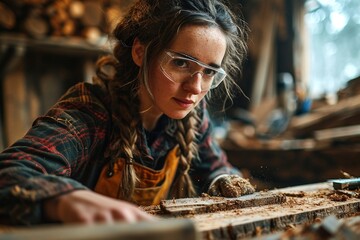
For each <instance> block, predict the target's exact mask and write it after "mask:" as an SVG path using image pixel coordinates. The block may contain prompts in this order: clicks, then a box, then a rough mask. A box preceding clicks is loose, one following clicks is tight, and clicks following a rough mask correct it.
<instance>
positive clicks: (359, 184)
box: [330, 178, 360, 190]
mask: <svg viewBox="0 0 360 240" xmlns="http://www.w3.org/2000/svg"><path fill="white" fill-rule="evenodd" d="M330 182H332V184H333V187H334V189H335V190H343V189H347V190H355V189H360V178H350V179H332V180H330Z"/></svg>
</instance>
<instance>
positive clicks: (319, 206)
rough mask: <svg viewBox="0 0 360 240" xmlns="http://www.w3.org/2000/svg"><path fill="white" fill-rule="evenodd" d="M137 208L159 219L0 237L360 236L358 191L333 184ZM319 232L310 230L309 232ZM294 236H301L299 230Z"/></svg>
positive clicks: (7, 232)
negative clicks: (305, 229) (291, 231)
mask: <svg viewBox="0 0 360 240" xmlns="http://www.w3.org/2000/svg"><path fill="white" fill-rule="evenodd" d="M140 208H142V209H143V210H145V211H147V212H148V213H150V214H153V215H156V216H159V217H160V220H159V221H155V222H142V223H136V224H124V223H117V224H112V225H101V224H99V225H95V226H91V227H89V226H81V225H75V226H69V225H66V226H64V225H62V226H59V225H55V226H54V225H50V226H38V227H34V228H31V229H28V228H27V229H25V228H10V227H9V228H3V234H0V239H24V237H25V236H26V237H25V239H38V240H41V239H104V240H106V239H131V240H133V239H147V240H152V239H171V240H177V239H186V240H192V239H203V240H207V239H244V238H246V239H285V238H284V236H285V235H284V234H289V230H293V233H295V232H296V231H295V229H299V228H302V229H303V228H304V226H315V224H317V225H318V227H317V228H318V229H322V232H324V229H325V230H326V231H325V232H326V234H328V235H329V236H330V235H331V234H333V235H334V236H337V235H336V234H338V232H339V231H343V232H346V234H347V235H346V236H348V238H347V237H345V238H344V239H353V237H354V236H356V238H357V237H360V191H359V189H357V190H351V191H349V190H335V189H334V188H333V186H332V183H331V182H325V183H316V184H309V185H302V186H296V187H288V188H282V189H274V190H269V191H260V192H256V193H255V194H252V195H247V196H242V197H239V198H222V197H211V196H208V195H206V194H203V195H202V197H199V198H188V199H172V200H164V201H162V202H161V203H160V205H156V206H147V207H145V206H144V207H140ZM347 221H349V224H350V222H351V224H350V225H351V226H350V225H349V224H348V225H349V227H346V228H344V226H348V225H346V223H347ZM319 226H320V227H319ZM317 228H316V227H313V228H312V230H314V229H317ZM341 229H342V230H341ZM344 229H345V230H344ZM303 232H304V231H303ZM297 234H298V235H299V234H301V231H299V230H297ZM322 234H324V233H322ZM341 234H342V232H341ZM42 236H43V237H42ZM49 236H51V237H50V238H49ZM299 236H300V238H301V239H304V238H303V236H301V235H299ZM341 236H342V235H341ZM300 238H299V239H300ZM356 238H355V239H356ZM293 239H296V238H293ZM305 239H308V238H305ZM312 239H316V238H312ZM319 239H321V238H319ZM338 239H339V238H338ZM359 239H360V238H359Z"/></svg>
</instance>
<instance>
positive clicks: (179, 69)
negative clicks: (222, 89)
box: [160, 50, 226, 91]
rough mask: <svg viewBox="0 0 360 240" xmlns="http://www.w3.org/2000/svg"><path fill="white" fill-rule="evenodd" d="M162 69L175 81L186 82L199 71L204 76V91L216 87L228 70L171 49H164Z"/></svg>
mask: <svg viewBox="0 0 360 240" xmlns="http://www.w3.org/2000/svg"><path fill="white" fill-rule="evenodd" d="M160 69H161V71H162V72H163V74H164V75H165V76H166V77H167V78H168V79H169V80H170V81H172V82H175V83H183V82H186V81H188V80H189V77H193V76H194V75H195V74H198V73H199V74H200V75H201V76H202V81H201V90H202V91H206V90H209V89H213V88H216V87H217V86H219V84H220V83H221V82H222V81H223V80H224V78H225V77H226V72H225V71H224V69H222V68H215V67H212V66H209V65H207V64H205V63H202V62H200V61H198V60H196V59H194V58H192V57H190V56H187V55H185V54H181V53H177V52H174V51H169V50H166V51H164V56H163V58H162V60H161V63H160Z"/></svg>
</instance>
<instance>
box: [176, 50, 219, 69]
mask: <svg viewBox="0 0 360 240" xmlns="http://www.w3.org/2000/svg"><path fill="white" fill-rule="evenodd" d="M170 51H171V52H173V53H175V54H178V55H180V56H182V57H186V58H189V59H191V60H195V61H198V62H201V63H202V64H205V65H208V66H210V67H213V68H221V66H220V65H219V64H216V63H210V64H206V63H204V62H202V61H200V60H199V59H197V58H195V57H193V56H191V55H188V54H185V53H181V52H175V51H172V50H170Z"/></svg>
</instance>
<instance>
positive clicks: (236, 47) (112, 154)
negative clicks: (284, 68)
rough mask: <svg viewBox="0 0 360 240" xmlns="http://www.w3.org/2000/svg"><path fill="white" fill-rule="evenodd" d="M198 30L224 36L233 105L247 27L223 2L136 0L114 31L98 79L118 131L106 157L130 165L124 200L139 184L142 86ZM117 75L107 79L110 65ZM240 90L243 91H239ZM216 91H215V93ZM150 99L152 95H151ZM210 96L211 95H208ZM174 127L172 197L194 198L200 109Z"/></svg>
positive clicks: (227, 89) (225, 86) (226, 88)
mask: <svg viewBox="0 0 360 240" xmlns="http://www.w3.org/2000/svg"><path fill="white" fill-rule="evenodd" d="M190 24H200V25H211V26H217V27H219V28H220V29H221V30H222V31H223V33H224V34H225V36H226V39H227V49H226V53H225V57H224V59H223V63H222V67H223V68H224V70H225V71H226V72H227V73H228V77H227V78H226V79H225V81H224V82H223V83H222V85H223V86H222V90H224V91H225V93H226V96H227V97H228V98H230V99H231V97H232V94H233V93H232V91H231V90H233V89H234V86H235V87H237V86H238V85H237V84H236V81H235V79H236V77H238V76H239V73H240V70H241V69H240V67H241V62H242V60H243V59H244V57H245V55H246V27H245V25H244V23H243V22H242V21H241V20H240V21H237V20H236V18H235V17H234V15H233V14H232V12H231V11H230V9H229V8H228V7H227V5H226V4H225V3H223V2H222V1H221V0H166V1H163V0H138V1H136V2H135V4H134V5H133V6H132V7H131V8H130V10H129V11H128V13H127V14H126V15H125V17H124V18H123V19H122V21H120V22H119V24H118V25H117V26H116V28H115V29H114V31H113V36H114V38H115V40H116V45H115V47H114V51H113V55H114V57H115V59H113V58H110V57H107V58H104V59H102V60H100V61H99V64H98V72H97V73H98V77H99V78H100V79H101V80H103V83H104V84H105V86H106V88H107V89H108V91H109V93H110V97H111V102H112V106H111V110H112V121H113V125H114V131H113V132H112V136H111V140H110V147H109V149H108V151H107V152H106V156H107V157H109V158H111V159H112V160H114V159H116V158H117V157H123V158H124V159H125V160H126V163H127V164H126V168H125V170H124V173H123V176H124V179H123V182H122V188H123V189H122V196H123V198H126V197H128V198H130V197H131V195H132V192H133V190H134V188H135V184H136V181H137V179H136V175H135V172H134V170H133V167H132V161H133V159H134V158H136V157H138V156H139V155H140V150H139V149H138V147H137V145H136V143H137V141H138V138H139V136H141V135H140V133H139V132H138V131H139V130H138V129H139V127H138V126H139V124H141V118H140V114H139V98H138V90H139V86H140V84H145V86H147V81H148V68H149V67H148V66H150V63H151V60H152V59H155V58H156V57H157V56H158V55H159V54H160V53H161V52H162V51H163V50H164V49H166V48H167V47H168V46H169V44H170V42H171V41H172V40H173V38H174V37H176V34H177V32H178V30H179V29H180V28H181V27H182V26H184V25H190ZM135 38H138V39H139V40H140V41H141V43H142V44H144V45H145V46H146V50H145V56H144V61H143V65H142V66H141V67H140V68H139V67H138V66H137V65H136V64H135V63H134V62H133V60H132V55H131V47H132V44H133V41H134V39H135ZM109 63H110V64H112V65H113V66H114V67H115V69H116V74H115V76H114V78H112V79H109V78H107V77H106V76H105V75H104V74H103V73H102V71H101V68H102V67H103V66H104V65H106V64H109ZM238 89H239V88H238ZM216 90H217V89H215V90H211V91H212V92H214V93H215V92H216ZM148 91H149V93H150V95H151V91H150V89H148ZM208 96H210V94H208ZM172 121H175V122H176V125H177V132H176V134H175V138H176V141H177V142H178V144H179V146H180V153H179V154H180V166H179V173H178V178H177V179H176V180H175V182H174V188H173V189H174V191H173V192H172V195H173V197H191V196H194V195H195V190H194V186H193V183H192V182H191V179H190V176H189V169H190V166H191V161H192V159H193V158H194V157H195V156H196V155H197V150H196V144H195V139H196V133H197V128H198V125H199V119H198V115H197V111H196V108H195V109H194V110H193V111H191V112H190V113H189V114H188V115H187V116H186V117H185V118H184V119H181V120H172Z"/></svg>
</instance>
